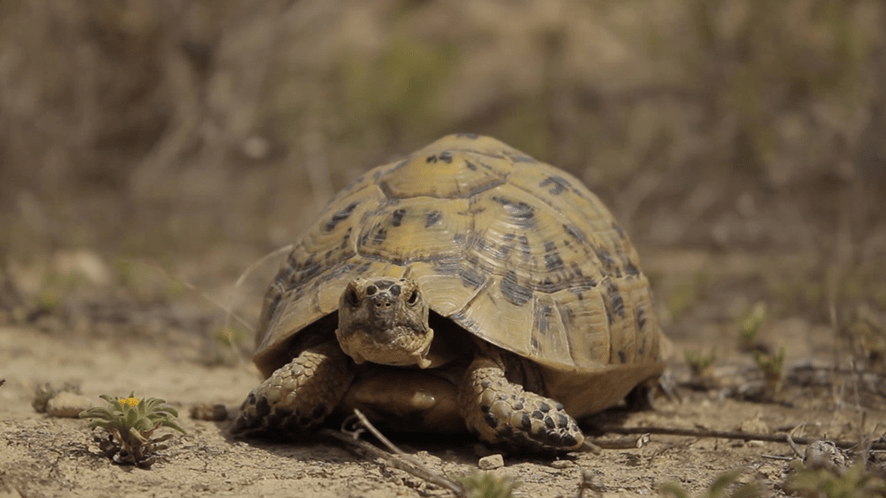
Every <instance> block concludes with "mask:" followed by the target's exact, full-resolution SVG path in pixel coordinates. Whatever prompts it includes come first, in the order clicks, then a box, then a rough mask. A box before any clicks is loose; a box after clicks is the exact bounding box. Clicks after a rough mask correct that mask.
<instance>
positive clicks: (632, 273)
mask: <svg viewBox="0 0 886 498" xmlns="http://www.w3.org/2000/svg"><path fill="white" fill-rule="evenodd" d="M639 274H640V270H638V269H637V267H636V266H634V263H630V262H628V264H626V265H625V275H627V276H629V277H636V276H637V275H639Z"/></svg>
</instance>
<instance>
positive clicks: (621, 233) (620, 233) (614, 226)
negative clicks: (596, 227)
mask: <svg viewBox="0 0 886 498" xmlns="http://www.w3.org/2000/svg"><path fill="white" fill-rule="evenodd" d="M612 229H613V230H615V232H616V233H617V234H618V237H619V238H620V239H621V240H625V239H626V238H627V236H626V235H625V231H624V230H622V229H621V227H620V226H619V225H618V223H616V222H614V221H613V222H612Z"/></svg>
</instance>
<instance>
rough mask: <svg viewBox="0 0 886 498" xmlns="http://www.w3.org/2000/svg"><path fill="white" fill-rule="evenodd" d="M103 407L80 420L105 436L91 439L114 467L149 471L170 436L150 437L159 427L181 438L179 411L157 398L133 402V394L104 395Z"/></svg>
mask: <svg viewBox="0 0 886 498" xmlns="http://www.w3.org/2000/svg"><path fill="white" fill-rule="evenodd" d="M101 398H102V399H103V400H105V401H107V402H108V404H107V405H106V406H97V407H93V408H90V409H89V410H86V411H85V412H82V413H80V418H88V419H92V420H91V421H90V422H89V428H90V429H96V428H98V429H101V430H102V431H104V434H96V435H94V436H93V438H94V439H95V441H96V442H97V443H98V444H99V449H100V450H101V451H102V453H104V455H105V456H107V457H108V458H110V459H111V460H112V461H114V463H117V464H121V465H136V466H138V467H144V468H147V467H150V466H151V465H153V464H154V463H155V462H156V460H157V456H158V452H159V451H161V450H164V449H166V448H167V446H166V445H165V444H161V443H163V442H164V441H168V440H169V439H171V438H172V434H166V435H163V436H160V437H156V438H155V437H152V436H153V434H154V431H155V430H157V429H159V428H160V427H170V428H172V429H175V430H177V431H179V432H181V433H182V434H184V432H185V430H184V429H182V428H181V427H180V426H179V425H178V423H177V422H176V418H177V417H178V411H176V409H175V408H173V407H172V406H170V405H168V404H166V401H164V400H162V399H157V398H143V399H138V398H135V397H134V395H133V393H130V394H129V397H127V398H116V397H114V398H112V397H111V396H108V395H107V394H103V395H102V396H101Z"/></svg>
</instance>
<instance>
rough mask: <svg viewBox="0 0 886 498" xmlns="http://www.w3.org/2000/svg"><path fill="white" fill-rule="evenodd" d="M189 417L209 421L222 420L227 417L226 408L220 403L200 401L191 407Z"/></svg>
mask: <svg viewBox="0 0 886 498" xmlns="http://www.w3.org/2000/svg"><path fill="white" fill-rule="evenodd" d="M191 418H192V419H194V420H206V421H209V422H223V421H225V420H227V419H228V409H227V408H225V405H221V404H216V405H213V404H210V403H200V404H199V405H194V406H192V407H191Z"/></svg>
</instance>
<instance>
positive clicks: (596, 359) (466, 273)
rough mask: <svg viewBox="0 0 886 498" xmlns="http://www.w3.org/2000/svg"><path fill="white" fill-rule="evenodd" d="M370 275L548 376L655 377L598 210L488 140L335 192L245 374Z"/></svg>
mask: <svg viewBox="0 0 886 498" xmlns="http://www.w3.org/2000/svg"><path fill="white" fill-rule="evenodd" d="M382 276H387V277H394V278H400V277H408V278H411V279H414V280H415V281H416V282H418V284H419V286H420V288H421V291H422V293H423V295H424V297H425V299H426V300H427V301H428V303H429V306H430V309H431V310H432V311H433V312H435V313H437V314H439V315H441V316H443V317H446V318H448V319H450V320H452V321H453V322H455V323H456V324H458V325H459V326H461V327H462V328H464V329H465V330H467V331H469V332H471V333H472V334H474V335H476V336H477V337H480V338H482V339H484V340H486V341H489V342H490V343H493V344H495V345H497V346H499V347H501V348H504V349H506V350H509V351H512V352H514V353H516V354H518V355H521V356H523V357H525V358H528V359H530V360H532V361H535V362H538V363H539V364H541V365H543V366H546V367H549V368H551V369H554V370H557V371H571V372H576V373H577V372H596V373H599V372H598V371H599V370H601V369H604V368H607V367H608V366H610V365H611V366H613V367H614V366H616V365H621V366H623V367H627V368H625V369H622V368H618V369H616V370H625V371H629V370H631V367H632V366H635V367H642V368H640V370H643V371H644V372H646V371H654V370H657V369H658V368H659V367H658V365H659V364H660V362H659V360H660V359H661V351H660V348H661V345H660V341H661V340H662V334H661V331H660V329H659V326H658V323H657V321H656V318H655V314H654V313H653V310H652V303H651V300H650V293H649V284H648V281H647V279H646V277H645V276H644V275H643V274H642V273H641V272H640V269H639V261H638V256H637V252H636V251H635V250H634V248H633V246H632V245H631V243H630V240H629V239H628V237H627V235H626V234H625V233H624V231H622V229H621V228H620V227H619V226H618V224H617V223H616V222H615V220H614V219H613V217H612V215H611V213H610V212H609V210H608V209H607V208H606V207H605V206H604V205H603V204H602V203H601V202H600V200H599V199H598V198H597V197H596V196H595V195H594V194H593V193H591V192H590V191H589V190H588V189H587V188H586V187H585V186H584V185H583V184H582V183H581V182H580V181H579V180H578V179H576V178H575V177H573V176H572V175H570V174H568V173H566V172H564V171H561V170H559V169H557V168H554V167H553V166H550V165H548V164H544V163H541V162H539V161H536V160H535V159H533V158H531V157H529V156H527V155H526V154H523V153H522V152H520V151H518V150H516V149H514V148H512V147H510V146H508V145H505V144H504V143H502V142H500V141H498V140H495V139H492V138H488V137H482V136H476V135H470V134H459V135H450V136H447V137H444V138H442V139H440V140H438V141H436V142H434V143H432V144H430V145H428V146H427V147H425V148H424V149H421V150H419V151H417V152H415V153H413V154H412V155H410V156H408V157H406V158H405V159H403V160H400V161H397V162H395V163H391V164H386V165H383V166H379V167H377V168H375V169H373V170H371V171H369V172H368V173H366V174H365V175H364V176H361V177H360V178H358V179H357V180H356V181H354V182H353V183H352V184H350V185H349V186H348V187H346V188H345V189H344V190H343V191H342V192H340V193H339V194H338V195H337V196H335V198H333V199H332V201H331V202H330V203H329V205H328V206H327V207H326V209H325V210H324V211H323V213H322V214H321V215H320V216H319V218H318V219H317V220H316V221H315V222H314V223H313V225H311V226H310V228H308V230H307V231H306V232H305V233H304V235H303V237H302V238H301V240H300V241H299V242H298V243H297V244H295V247H294V249H293V250H292V252H291V253H290V254H289V257H288V260H287V261H286V263H285V264H284V265H283V268H282V269H281V270H280V272H279V273H278V275H277V277H276V279H275V280H274V282H273V283H272V284H271V287H270V289H269V290H268V292H267V294H266V296H265V303H264V309H263V311H262V316H261V326H260V331H259V333H258V335H257V337H256V345H257V349H256V355H255V358H254V362H255V364H256V365H257V366H258V367H259V369H260V370H261V371H262V373H264V374H265V376H268V375H270V374H271V373H272V372H273V371H274V370H275V369H276V368H278V367H280V366H282V365H283V364H284V363H286V362H287V361H289V359H291V357H292V356H291V353H292V352H291V351H290V350H289V348H291V340H292V339H293V337H294V336H295V335H297V334H298V333H299V332H300V331H302V330H303V329H305V328H306V327H308V326H309V325H311V324H313V323H315V322H317V321H318V320H321V319H322V318H324V317H327V316H329V315H331V314H334V313H336V311H337V310H338V303H339V297H340V295H341V293H342V291H343V290H344V289H345V286H346V285H347V284H348V282H349V281H351V280H352V279H354V278H355V277H382ZM334 318H335V315H332V316H331V317H330V319H334ZM331 323H332V324H333V325H332V326H330V327H329V329H330V330H329V331H328V332H329V333H330V334H331V333H332V332H333V330H334V328H335V326H334V323H335V322H331ZM646 367H649V368H646ZM643 375H646V373H643Z"/></svg>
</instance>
